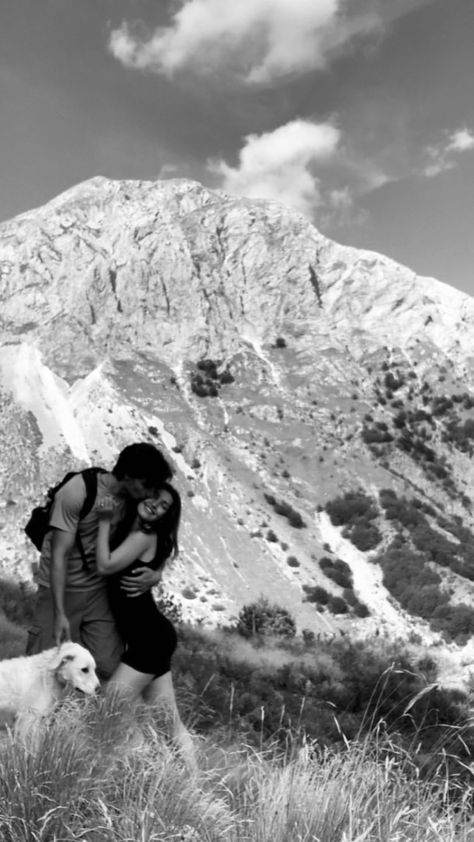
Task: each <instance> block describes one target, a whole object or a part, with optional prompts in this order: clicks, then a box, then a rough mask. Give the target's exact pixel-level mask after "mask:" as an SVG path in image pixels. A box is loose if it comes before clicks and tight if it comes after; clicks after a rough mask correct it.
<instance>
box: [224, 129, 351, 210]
mask: <svg viewBox="0 0 474 842" xmlns="http://www.w3.org/2000/svg"><path fill="white" fill-rule="evenodd" d="M339 140H340V131H339V129H338V128H336V127H335V126H334V125H332V124H331V123H312V122H310V121H308V120H293V121H292V122H290V123H287V124H286V125H284V126H279V127H278V128H277V129H275V130H274V131H272V132H266V133H265V134H262V135H254V134H252V135H248V136H247V137H246V138H245V144H244V146H243V147H242V149H241V150H240V153H239V163H238V166H236V167H232V166H229V164H227V163H226V162H225V161H223V160H220V161H210V162H208V169H209V170H210V171H211V172H212V173H214V174H217V175H218V176H220V178H221V186H222V188H223V189H224V190H225V191H226V192H228V193H233V194H237V195H243V196H247V197H249V198H254V199H257V198H259V199H273V200H276V201H279V202H282V203H283V204H287V205H290V206H291V207H293V208H296V209H297V210H299V211H301V212H302V213H305V214H307V215H310V214H311V212H312V211H314V210H315V209H316V208H317V207H318V206H320V205H321V204H322V203H323V202H324V201H325V200H324V198H323V194H322V188H321V182H320V178H319V176H318V175H317V174H316V172H315V170H316V168H317V167H318V166H319V167H320V168H321V167H322V165H325V164H327V163H328V162H330V161H331V160H333V159H334V157H335V156H336V153H337V149H338V144H339ZM347 199H348V195H346V201H347Z"/></svg>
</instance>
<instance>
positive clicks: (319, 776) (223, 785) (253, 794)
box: [0, 698, 474, 842]
mask: <svg viewBox="0 0 474 842" xmlns="http://www.w3.org/2000/svg"><path fill="white" fill-rule="evenodd" d="M164 729H165V723H164V721H163V719H162V718H161V717H160V714H159V712H158V711H154V712H150V711H149V710H145V709H144V708H140V707H135V708H133V709H130V708H129V707H127V706H126V705H125V704H124V703H123V702H120V701H119V700H117V699H114V700H110V699H107V700H106V699H103V698H101V699H95V700H87V701H86V702H84V703H78V702H72V701H71V702H69V703H67V704H65V705H64V707H63V708H62V709H61V711H59V713H58V714H57V715H56V716H55V718H54V720H53V721H51V722H49V723H47V724H45V726H44V727H43V728H42V731H41V734H40V736H39V739H38V742H37V744H36V745H22V744H21V743H20V742H18V741H16V740H15V739H14V738H13V736H12V735H7V736H6V737H5V739H4V741H3V745H2V749H1V755H0V838H1V839H2V842H72V840H82V842H165V840H166V842H172V840H181V842H183V840H184V842H217V841H218V840H219V842H221V841H222V840H229V842H437V840H442V841H443V842H472V840H473V839H474V823H473V821H472V820H471V803H472V796H473V792H472V790H471V788H470V786H469V785H466V784H463V787H462V789H461V788H459V787H458V789H457V791H456V792H455V793H454V795H455V797H454V798H453V790H452V787H451V782H450V780H449V779H448V773H447V771H444V767H443V766H442V765H441V766H440V768H438V770H437V772H436V774H435V775H433V777H432V778H431V779H430V780H422V779H421V778H420V775H419V772H418V770H417V767H416V765H415V764H414V763H413V761H412V760H411V759H410V756H409V755H408V754H407V753H406V752H404V751H403V750H402V749H400V748H399V747H397V745H396V744H395V743H393V742H392V741H391V740H390V738H389V737H388V736H387V735H386V734H385V733H384V731H383V728H378V729H375V731H373V732H372V733H371V734H370V735H368V736H366V737H365V738H364V739H360V740H356V741H354V742H351V743H346V744H345V747H344V748H343V749H342V750H338V751H336V750H329V749H324V750H323V749H319V748H318V746H317V744H315V743H307V744H303V746H299V747H298V746H296V744H292V746H291V747H290V749H288V750H287V751H286V752H285V753H283V752H282V751H281V748H280V749H279V748H277V747H276V746H275V747H267V748H264V747H263V746H262V749H261V750H257V749H255V748H251V747H249V746H247V745H245V744H244V743H242V742H238V741H234V743H233V744H230V743H228V742H225V741H224V740H221V741H220V742H218V741H217V740H216V739H215V738H206V739H204V738H200V740H199V741H198V754H199V760H200V770H199V772H198V773H197V774H191V773H190V772H189V771H188V769H187V768H186V766H185V765H184V763H183V761H182V760H181V758H180V756H179V755H178V754H177V753H176V752H175V750H174V749H173V746H172V745H171V744H170V743H169V741H168V740H167V738H166V736H165V731H164ZM446 768H447V767H446Z"/></svg>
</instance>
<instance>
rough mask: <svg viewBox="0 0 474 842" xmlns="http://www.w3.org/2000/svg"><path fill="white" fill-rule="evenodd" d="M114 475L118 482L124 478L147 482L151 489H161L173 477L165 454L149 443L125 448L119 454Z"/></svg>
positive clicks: (139, 443)
mask: <svg viewBox="0 0 474 842" xmlns="http://www.w3.org/2000/svg"><path fill="white" fill-rule="evenodd" d="M112 473H113V475H114V477H115V478H116V479H118V480H122V479H124V477H130V478H131V479H142V480H146V482H147V483H149V485H150V486H151V487H159V486H160V485H161V483H163V482H166V480H168V479H171V477H172V476H173V472H172V470H171V467H170V465H169V464H168V462H167V461H166V459H165V457H164V456H163V454H162V453H161V452H160V451H159V450H158V448H157V447H155V445H154V444H150V443H149V442H138V443H137V444H129V445H128V447H125V448H124V449H123V450H122V452H121V453H120V454H119V457H118V459H117V463H116V465H115V467H114V468H113V470H112Z"/></svg>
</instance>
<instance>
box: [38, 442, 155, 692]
mask: <svg viewBox="0 0 474 842" xmlns="http://www.w3.org/2000/svg"><path fill="white" fill-rule="evenodd" d="M171 475H172V471H171V468H170V466H169V464H168V462H167V461H166V459H165V458H164V456H163V455H162V453H160V451H159V450H157V448H156V447H154V445H152V444H148V443H146V442H143V443H138V444H131V445H129V446H128V447H126V448H125V449H124V450H122V452H121V453H120V455H119V457H118V460H117V463H116V465H115V467H114V468H113V470H112V471H111V472H104V473H99V474H98V475H97V495H96V500H95V502H94V504H93V506H92V509H91V511H90V512H89V514H87V515H86V516H85V517H84V518H82V519H79V514H80V511H81V507H82V505H83V503H84V500H85V495H86V487H85V483H84V480H83V478H82V476H81V475H80V474H77V475H76V476H74V477H72V479H70V480H69V481H68V482H67V483H66V484H65V485H63V486H62V487H61V488H60V489H59V491H57V493H56V495H55V497H54V502H53V506H52V509H51V515H50V520H49V523H50V526H51V529H50V530H49V532H48V534H47V535H46V538H45V540H44V542H43V547H42V550H41V558H40V565H39V571H38V596H37V605H36V615H35V619H34V623H33V626H32V627H31V628H30V630H29V634H28V644H27V654H28V655H33V654H35V653H37V652H41V651H43V650H44V649H49V648H51V647H53V646H55V645H56V646H57V645H59V644H60V643H61V642H62V641H63V640H73V641H75V642H77V643H82V645H83V646H85V647H86V649H88V650H89V651H90V652H91V653H92V655H93V656H94V658H95V661H96V664H97V673H98V675H99V676H100V678H102V679H107V678H109V677H110V676H111V675H112V673H113V672H114V670H115V668H116V666H117V665H118V662H119V660H120V655H121V652H122V643H121V640H120V637H119V634H118V632H117V629H116V627H115V622H114V619H113V616H112V613H111V611H110V607H109V604H108V600H107V591H106V580H105V579H104V578H102V577H101V576H99V575H98V573H97V570H96V565H95V550H96V541H97V531H98V526H99V518H98V513H97V500H98V499H99V498H103V497H104V496H111V497H113V498H114V500H115V501H116V506H115V509H114V518H113V523H112V525H113V526H114V525H115V526H116V525H117V523H118V522H119V521H121V520H123V519H124V518H125V517H126V516H127V513H129V512H130V511H132V515H133V512H134V510H135V508H136V504H137V502H139V501H140V500H144V499H145V498H146V497H148V496H150V494H151V493H153V491H154V490H156V489H157V488H159V487H160V485H161V484H162V483H163V482H166V480H168V479H170V478H171ZM159 580H160V573H159V572H158V573H157V572H155V571H153V570H151V569H150V570H147V569H144V570H142V571H140V573H139V574H138V575H137V576H135V577H133V578H131V577H128V578H124V579H123V587H124V588H125V589H126V590H127V592H128V593H129V594H130V595H135V596H138V595H139V594H141V593H144V592H145V591H147V590H149V589H150V588H151V587H153V585H155V584H157V583H158V582H159Z"/></svg>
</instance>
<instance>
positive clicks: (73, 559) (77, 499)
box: [37, 473, 126, 591]
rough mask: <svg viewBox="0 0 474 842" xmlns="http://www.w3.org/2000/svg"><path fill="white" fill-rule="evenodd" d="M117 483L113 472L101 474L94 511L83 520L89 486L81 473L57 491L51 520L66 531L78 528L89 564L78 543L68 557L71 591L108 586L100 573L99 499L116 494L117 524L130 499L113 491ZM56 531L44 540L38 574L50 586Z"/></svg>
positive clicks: (114, 521)
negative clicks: (96, 560)
mask: <svg viewBox="0 0 474 842" xmlns="http://www.w3.org/2000/svg"><path fill="white" fill-rule="evenodd" d="M115 484H116V479H115V477H114V476H113V474H109V473H107V474H98V475H97V495H96V499H95V501H94V505H93V506H92V509H91V511H90V512H89V514H87V515H86V516H85V518H82V520H79V514H80V511H81V508H82V506H83V503H84V499H85V494H86V487H85V483H84V480H83V478H82V477H81V476H80V474H76V476H75V477H73V478H72V479H70V480H69V482H67V483H66V485H63V487H62V488H60V489H59V491H58V492H57V494H56V495H55V498H54V503H53V506H52V509H51V516H50V519H49V523H50V525H51V526H53V527H55V528H56V529H61V530H62V531H63V532H70V533H72V534H74V535H75V534H76V532H78V533H79V535H80V539H81V543H82V548H83V550H84V555H85V557H86V567H85V566H84V561H83V557H82V555H81V553H80V550H79V548H78V546H77V544H76V543H75V544H74V546H73V547H72V550H71V551H70V553H69V555H68V557H67V576H66V590H68V591H88V590H95V589H97V588H103V587H104V586H105V582H106V579H105V578H104V577H103V576H99V574H98V573H97V571H96V564H95V556H96V543H97V531H98V527H99V517H98V512H97V501H98V500H99V499H100V498H101V497H104V496H113V497H114V500H115V501H116V504H117V505H116V509H115V510H114V517H113V524H114V523H117V522H118V521H119V520H121V519H122V518H123V516H124V514H125V509H126V502H125V500H124V499H123V498H121V497H116V496H114V495H112V494H111V488H113V487H114V486H115ZM52 534H53V532H52V530H50V531H49V532H48V533H47V535H46V537H45V539H44V541H43V546H42V549H41V558H40V564H39V570H38V577H37V581H38V584H39V585H42V586H44V587H46V588H49V587H50V584H51V583H50V560H51V541H52Z"/></svg>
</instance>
